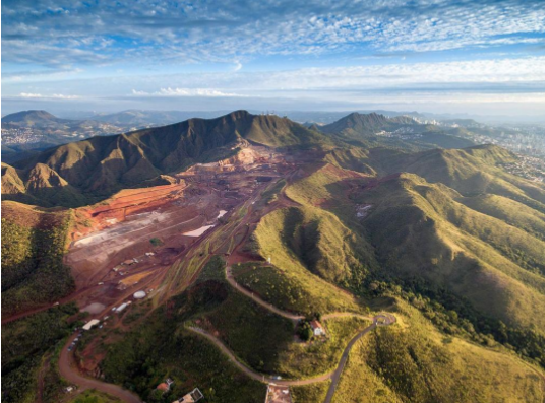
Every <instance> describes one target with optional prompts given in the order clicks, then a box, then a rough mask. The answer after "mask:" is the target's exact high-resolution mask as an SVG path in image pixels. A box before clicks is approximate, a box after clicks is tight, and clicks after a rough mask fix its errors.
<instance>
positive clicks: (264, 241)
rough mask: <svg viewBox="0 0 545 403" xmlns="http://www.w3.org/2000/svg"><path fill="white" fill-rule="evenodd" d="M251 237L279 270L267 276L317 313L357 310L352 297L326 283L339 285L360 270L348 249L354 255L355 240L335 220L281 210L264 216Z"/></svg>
mask: <svg viewBox="0 0 545 403" xmlns="http://www.w3.org/2000/svg"><path fill="white" fill-rule="evenodd" d="M253 236H254V237H255V240H256V242H257V245H258V250H259V253H260V254H261V256H263V257H265V258H267V257H269V256H270V257H271V261H272V263H273V264H274V265H275V266H276V267H278V268H279V269H280V270H281V271H277V272H276V273H273V274H272V276H274V277H276V278H278V280H280V279H282V278H286V279H288V281H289V283H290V285H293V287H295V288H299V289H301V290H302V291H301V292H302V293H304V295H308V298H310V300H311V301H312V302H311V303H310V306H312V307H317V308H320V310H321V311H322V312H327V311H335V310H349V311H355V310H356V311H357V310H358V309H359V307H358V305H359V304H358V303H357V301H356V299H355V298H353V297H351V296H350V295H348V294H347V293H345V292H343V291H342V290H340V289H337V288H336V287H334V286H333V285H331V284H330V283H328V281H326V279H327V280H335V281H339V282H341V281H343V280H344V279H346V278H350V277H352V276H357V275H359V273H360V272H361V271H363V270H364V268H363V267H362V265H361V264H359V263H358V259H357V258H356V257H355V256H354V253H355V251H353V250H352V249H351V246H354V247H355V249H356V251H357V249H358V244H357V241H358V240H359V238H358V237H357V236H356V235H355V234H354V233H352V232H351V231H349V230H348V229H347V228H346V227H345V226H343V224H342V223H341V222H340V220H339V219H338V218H336V217H335V216H333V215H332V214H328V213H327V212H316V210H312V209H310V208H307V209H305V208H295V207H293V208H287V209H280V210H276V211H273V212H272V213H269V214H267V215H266V216H265V217H263V218H262V219H261V221H260V223H259V225H258V226H257V228H256V230H255V232H254V234H253ZM278 280H276V281H278ZM320 300H321V301H320ZM308 305H309V303H308V302H306V301H301V302H300V303H297V306H295V305H294V308H296V307H297V309H298V310H299V311H301V312H304V311H306V310H308V309H309V308H308Z"/></svg>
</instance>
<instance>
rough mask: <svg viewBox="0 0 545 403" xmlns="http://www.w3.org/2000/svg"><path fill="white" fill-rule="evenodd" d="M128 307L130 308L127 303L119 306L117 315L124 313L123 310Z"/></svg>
mask: <svg viewBox="0 0 545 403" xmlns="http://www.w3.org/2000/svg"><path fill="white" fill-rule="evenodd" d="M127 306H128V305H127V303H126V302H123V303H122V304H121V305H119V306H118V307H117V309H116V310H115V311H116V312H117V313H119V312H123V310H124V309H125V308H126V307H127Z"/></svg>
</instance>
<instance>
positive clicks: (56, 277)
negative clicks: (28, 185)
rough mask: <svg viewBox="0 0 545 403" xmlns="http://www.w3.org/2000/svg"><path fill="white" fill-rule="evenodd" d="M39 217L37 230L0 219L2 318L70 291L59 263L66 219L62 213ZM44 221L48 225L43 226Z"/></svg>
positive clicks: (67, 277) (68, 278)
mask: <svg viewBox="0 0 545 403" xmlns="http://www.w3.org/2000/svg"><path fill="white" fill-rule="evenodd" d="M41 214H42V215H43V217H42V218H41V221H42V222H41V223H38V225H37V226H26V225H22V224H19V223H18V222H16V221H12V220H10V218H4V217H2V310H3V314H4V315H10V314H14V313H17V312H20V311H24V310H29V309H32V308H35V307H38V306H41V305H43V304H44V303H47V302H51V301H54V300H55V299H58V298H59V297H62V296H64V295H66V294H67V293H69V292H70V291H71V290H72V289H73V287H74V282H73V279H72V277H71V275H70V269H69V268H68V267H67V266H65V265H64V264H63V261H62V259H63V255H64V250H65V243H66V235H67V230H68V226H69V216H68V215H67V214H63V213H46V212H44V213H41ZM47 215H49V216H52V217H49V216H47ZM46 216H47V217H46ZM8 217H9V215H8ZM45 220H50V221H51V222H49V223H47V224H44V222H43V221H45Z"/></svg>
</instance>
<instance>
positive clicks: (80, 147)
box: [2, 112, 545, 403]
mask: <svg viewBox="0 0 545 403" xmlns="http://www.w3.org/2000/svg"><path fill="white" fill-rule="evenodd" d="M371 119H372V120H373V119H378V120H380V119H381V118H376V117H371ZM360 123H361V124H362V125H363V127H367V126H366V125H367V124H368V123H366V121H365V119H363V120H361V122H360ZM381 124H382V123H381ZM387 124H393V123H391V122H390V123H389V122H387ZM403 124H404V123H403ZM164 136H167V137H168V138H169V139H170V140H169V141H170V142H176V141H175V139H179V138H180V139H182V140H181V141H180V142H179V143H177V144H178V150H177V151H175V152H173V151H172V149H168V148H165V147H164V146H163V145H162V144H161V142H160V141H159V139H164ZM358 136H360V134H358V133H356V132H353V131H351V132H349V133H345V134H343V135H340V136H339V137H337V135H335V134H327V135H326V134H324V133H320V132H316V131H311V130H307V129H305V128H303V127H302V126H299V125H297V124H296V123H293V122H290V121H289V120H287V119H285V118H277V117H273V116H257V117H256V116H252V115H249V114H247V113H245V112H236V113H233V114H230V115H227V116H225V117H223V118H219V119H214V120H209V121H200V120H197V121H193V122H182V123H180V124H176V125H174V126H173V127H166V128H157V129H146V130H144V131H142V132H136V133H134V134H133V135H132V136H131V137H127V136H119V137H117V138H116V139H107V140H92V141H89V140H86V141H84V142H80V143H76V144H73V145H72V144H71V145H68V146H60V147H59V148H58V149H57V150H53V151H48V152H46V153H44V154H42V155H39V156H37V157H36V158H35V159H33V160H32V161H25V162H24V163H20V164H19V165H17V167H14V168H6V170H5V171H4V176H3V183H4V184H8V185H11V186H12V187H8V189H9V190H10V191H11V190H12V189H15V190H16V191H15V192H13V193H10V194H11V195H14V194H18V196H17V197H18V198H19V197H22V196H28V197H32V198H36V199H35V200H45V201H46V203H56V201H55V200H56V199H55V198H56V197H59V196H58V193H54V192H52V191H51V192H47V194H46V193H44V192H43V191H42V190H39V191H37V190H38V189H39V188H38V187H36V186H35V184H39V185H44V189H51V188H53V189H55V188H56V189H62V191H63V192H64V193H63V194H64V195H66V194H70V195H72V196H73V197H74V198H73V199H72V201H74V200H76V199H77V200H79V202H78V204H81V205H74V206H72V207H68V206H67V207H53V208H50V207H49V208H48V207H36V206H27V205H25V204H21V203H19V202H16V201H3V207H4V206H5V207H7V208H8V209H9V210H8V211H10V214H9V215H7V216H3V227H4V225H9V227H6V228H9V230H10V231H11V232H10V238H9V239H10V241H12V240H13V241H12V242H13V243H12V244H9V245H8V247H9V248H11V249H8V250H13V251H14V252H13V253H12V254H10V255H8V261H7V263H8V266H7V267H8V268H12V267H13V271H10V272H9V273H8V274H9V275H10V276H11V279H10V283H7V286H9V287H6V293H7V296H8V297H7V298H6V297H5V296H3V301H2V302H3V305H4V304H6V306H7V307H9V309H10V311H9V312H10V314H8V315H4V316H3V317H2V324H3V329H5V331H6V332H7V333H6V334H8V335H10V334H15V333H17V334H26V333H25V332H28V331H29V329H30V328H29V326H30V324H32V323H34V321H36V320H38V319H37V318H41V317H42V316H43V317H49V316H51V315H54V314H55V315H57V314H58V317H57V316H55V318H56V319H55V320H56V321H59V322H58V323H59V325H55V323H56V322H53V323H52V326H55V327H56V328H58V329H61V330H58V333H54V334H52V336H51V337H52V340H54V342H52V343H53V344H54V345H55V346H56V347H55V351H48V350H47V349H44V350H40V354H46V355H47V356H48V357H49V358H48V360H46V361H45V362H46V363H47V364H42V363H39V362H34V363H33V364H32V365H33V367H32V368H35V369H34V370H35V371H39V372H40V373H43V374H44V375H43V377H42V378H46V377H49V378H51V377H53V376H56V377H57V378H58V379H61V378H64V379H65V381H68V383H69V384H70V385H71V386H77V389H75V390H76V392H75V394H74V397H75V396H79V395H81V394H82V392H84V391H86V390H90V389H97V390H99V391H101V392H103V393H106V394H109V395H111V396H114V397H115V398H117V399H120V400H121V401H127V402H131V403H133V402H140V401H156V402H167V401H173V400H174V399H175V398H177V397H178V395H182V394H184V393H187V392H188V391H191V390H193V389H194V388H199V390H200V391H201V392H202V393H203V394H204V396H205V398H206V399H207V400H208V401H210V402H213V401H221V402H223V401H225V402H229V401H233V402H253V401H256V400H261V399H262V398H263V397H264V396H265V395H267V394H268V393H271V396H272V395H273V394H275V393H277V392H278V393H281V394H282V395H283V396H284V397H285V398H286V399H288V400H286V401H289V402H310V401H312V402H322V401H323V402H327V403H329V402H335V403H344V402H348V401H352V400H351V399H352V398H353V396H351V392H350V391H351V388H352V387H354V388H355V390H358V391H359V392H358V393H359V396H360V397H361V396H367V400H363V401H369V402H373V401H381V400H380V399H381V398H382V397H383V396H390V397H391V398H392V399H393V400H392V401H419V402H420V401H423V402H430V403H431V402H436V401H441V402H449V401H454V400H457V399H460V401H482V402H486V401H495V400H496V399H502V398H503V397H505V396H506V395H507V393H508V392H507V390H512V389H513V388H514V385H517V388H518V389H517V391H516V393H515V395H516V398H517V399H518V398H521V397H522V396H524V397H525V398H527V401H531V402H536V403H537V402H540V401H542V399H543V396H544V393H545V392H544V385H545V383H544V378H543V370H542V362H543V361H542V360H543V358H544V357H543V355H542V351H541V350H540V348H539V346H540V344H541V342H542V341H543V340H544V338H543V337H544V336H543V321H542V317H543V316H542V312H544V311H545V305H544V302H543V301H544V300H543V292H544V290H545V288H544V287H545V283H544V282H543V266H542V265H541V264H540V262H542V261H543V260H542V259H543V252H542V251H543V248H542V245H543V239H544V238H543V228H544V224H543V222H545V221H544V219H543V217H544V216H543V215H544V214H545V189H543V187H542V185H541V184H540V183H535V182H530V181H527V180H525V179H523V178H519V177H516V176H513V175H511V174H509V173H508V172H507V171H506V170H505V169H504V168H503V167H504V166H505V165H506V164H512V163H514V161H517V157H516V156H514V155H513V154H511V153H509V152H508V151H506V150H504V149H501V148H499V147H495V146H472V147H469V148H462V149H429V148H428V147H427V146H426V147H423V148H422V149H420V150H418V151H415V150H412V149H411V148H410V147H409V148H407V147H406V144H405V143H403V144H401V145H400V147H398V148H393V147H390V146H384V145H383V144H374V145H372V146H371V145H370V143H368V140H367V138H366V137H365V136H366V135H363V136H364V137H362V138H361V139H360V138H359V137H358ZM349 137H350V138H352V139H355V140H354V141H353V142H352V143H350V145H348V144H347V143H346V141H347V138H349ZM358 139H359V140H358ZM390 140H392V139H390ZM103 141H104V142H105V143H104V144H103V143H102V142H103ZM392 141H394V140H392ZM399 141H405V139H400V140H399ZM204 144H207V145H206V146H204ZM364 144H365V145H364ZM91 146H93V147H95V148H93V149H94V150H95V151H93V152H92V153H90V154H89V155H92V156H93V157H92V158H90V157H89V156H88V155H86V154H81V153H82V152H85V151H84V150H87V149H88V147H91ZM96 150H98V151H96ZM127 150H130V151H127ZM190 150H191V151H190ZM214 152H215V153H216V157H212V155H214ZM97 153H98V154H97ZM189 154H190V155H191V157H190V159H187V158H188V157H187V155H189ZM97 155H98V157H97ZM112 155H114V156H116V157H115V158H113V157H112ZM75 156H77V161H79V162H76V159H75ZM214 158H216V159H214ZM67 159H69V160H71V161H72V162H71V165H69V164H67V162H66V161H67ZM114 160H115V161H114ZM173 161H184V162H183V163H182V165H181V166H183V168H182V169H178V170H171V169H170V168H169V167H174V166H180V165H177V164H178V162H173ZM108 164H111V166H112V167H113V166H117V167H121V166H123V169H122V170H123V172H124V174H123V175H121V176H119V171H114V170H112V169H110V168H99V169H100V170H101V171H96V170H95V171H94V172H95V174H93V178H94V179H93V180H89V178H88V176H89V175H87V177H86V175H85V170H81V168H80V167H81V166H86V167H87V168H86V169H89V170H91V169H95V168H93V167H95V166H100V167H103V166H105V165H108ZM143 167H144V168H143ZM33 172H35V173H36V174H37V175H38V176H33V175H34V173H33ZM96 172H99V173H98V174H97V173H96ZM113 172H117V173H116V175H117V176H115V178H112V176H111V174H112V173H113ZM55 175H58V177H59V180H58V181H55V180H52V178H54V177H55ZM127 175H128V177H130V183H131V186H126V183H127V182H126V180H127ZM153 175H156V176H155V177H153ZM157 175H158V176H157ZM17 177H18V178H19V179H20V180H21V182H19V181H17ZM46 178H47V179H48V181H45V182H44V179H46ZM65 178H66V179H65ZM157 178H159V179H157ZM95 180H96V181H95ZM22 181H25V182H26V184H23V185H22V186H21V183H22ZM32 181H34V182H33V183H34V184H33V185H32V186H29V185H28V183H31V182H32ZM97 186H100V187H101V189H102V191H103V192H102V193H94V194H93V195H92V196H91V197H90V196H89V189H96V187H97ZM118 187H121V188H122V189H121V190H118V191H114V190H115V189H117V188H118ZM26 189H33V190H31V191H26ZM66 192H69V193H66ZM97 194H102V195H103V196H102V198H101V199H100V200H98V201H96V202H94V203H89V204H85V203H83V202H82V201H83V200H87V199H89V200H95V199H96V198H97V197H98V196H97ZM44 195H45V198H44ZM61 200H66V199H61ZM69 204H70V203H69ZM5 207H4V208H5ZM510 218H511V219H510ZM63 220H64V221H63ZM4 221H5V223H4ZM59 222H63V223H64V226H63V227H62V228H63V230H62V232H60V231H57V232H56V236H57V238H51V237H50V235H49V232H46V233H43V234H42V232H40V231H51V228H54V225H56V224H57V223H59ZM37 236H39V237H41V238H40V239H42V238H43V242H44V243H43V246H39V248H38V249H36V250H34V249H32V250H30V249H29V248H30V246H31V245H33V239H34V238H35V237H37ZM53 240H56V241H55V242H57V244H59V245H61V244H62V248H64V252H63V253H62V254H55V255H52V256H51V258H52V259H56V260H55V262H56V266H55V267H54V268H55V270H57V271H58V273H68V276H69V278H70V281H71V283H70V285H69V287H68V286H67V287H66V288H63V289H62V290H61V289H57V288H55V287H54V286H55V284H54V283H53V284H51V285H48V287H51V288H52V290H53V291H54V292H53V291H52V293H51V294H48V295H47V297H45V296H44V298H42V299H40V298H36V299H33V300H30V301H29V300H27V299H25V298H24V297H22V296H24V295H26V294H25V292H27V290H28V289H29V288H30V289H32V290H33V292H36V295H39V288H37V285H36V284H40V283H35V282H28V280H26V279H22V278H21V276H20V275H19V273H18V272H17V270H16V268H17V267H22V266H21V264H22V263H21V262H27V261H28V263H25V265H28V268H26V269H25V270H27V271H28V273H31V274H32V276H36V277H37V278H39V279H41V278H43V277H45V278H48V279H49V280H50V281H51V280H52V281H53V282H54V281H55V279H60V278H62V277H60V276H59V275H58V274H54V275H51V271H50V270H51V269H50V267H49V266H44V265H43V264H42V265H41V264H39V263H38V264H37V265H36V266H34V265H33V262H34V260H36V261H37V262H41V261H40V259H38V258H36V257H35V256H39V253H43V252H42V251H44V250H48V248H50V246H49V245H51V242H53ZM61 240H62V242H61ZM3 242H4V241H3ZM40 245H42V244H40ZM15 246H16V247H17V248H15ZM514 248H517V250H518V251H523V253H520V252H517V251H515V250H514ZM27 249H28V250H27ZM16 251H19V252H17V253H16ZM20 251H22V252H24V253H22V252H20ZM25 259H26V260H25ZM42 266H43V267H42ZM25 267H27V266H25ZM66 270H68V271H66ZM3 274H4V268H3ZM40 276H41V277H40ZM30 278H31V279H32V278H33V277H30ZM67 281H68V280H67ZM67 284H68V283H67ZM34 290H35V291H34ZM21 298H23V299H22V301H23V302H24V303H23V304H21ZM490 301H493V303H492V304H491V303H490ZM61 312H63V314H62V315H61ZM61 323H63V325H62V326H61V325H60V324H61ZM422 329H424V330H422ZM309 332H310V333H309ZM6 337H7V336H6ZM461 346H465V347H461ZM468 346H469V347H468ZM17 348H19V347H17ZM21 348H22V346H21ZM14 351H18V350H14ZM7 356H8V357H10V358H11V357H15V356H12V355H10V354H8V355H7ZM473 356H475V357H481V356H482V357H487V358H486V361H485V362H484V363H483V364H482V365H483V366H484V367H486V368H488V370H489V371H492V372H493V373H496V374H498V375H497V376H498V377H501V379H502V382H504V383H505V384H506V385H510V386H509V387H507V388H500V389H497V388H495V387H494V385H493V384H492V383H488V382H487V381H486V380H485V379H484V378H483V377H482V374H481V375H479V374H480V373H479V369H478V368H476V366H475V360H476V359H475V358H472V357H473ZM12 359H15V358H12ZM420 361H423V362H426V363H427V364H426V365H427V367H426V368H429V370H425V369H423V368H420V367H418V364H417V363H418V362H420ZM354 362H359V363H360V364H359V367H358V368H355V367H354ZM180 363H183V364H182V365H180ZM449 363H452V366H449V365H450V364H449ZM463 363H466V364H467V366H464V364H463ZM507 363H509V364H507ZM14 365H15V364H14ZM398 365H400V367H398ZM507 366H509V368H507ZM381 368H384V370H382V369H381ZM409 368H411V369H410V371H409V372H404V371H408V369H409ZM51 371H53V372H51ZM382 371H384V372H382ZM502 371H503V372H502ZM400 373H403V379H405V381H402V380H400V379H401V378H400V375H399V374H400ZM14 374H18V373H17V372H11V375H10V376H12V377H15V376H19V375H14ZM55 374H56V375H55ZM445 374H446V375H445ZM500 374H501V375H500ZM49 378H48V379H49ZM10 379H12V378H10ZM167 379H168V380H170V381H172V382H173V386H171V385H167V386H168V389H165V390H159V389H157V388H158V387H160V386H161V385H163V384H164V383H165V382H166V380H167ZM347 379H350V381H349V382H350V384H351V385H352V386H350V387H348V386H346V383H347V382H348V381H347ZM467 379H471V381H467ZM13 382H15V380H14V381H13ZM404 382H409V383H410V384H411V387H410V388H407V386H406V384H405V383H404ZM367 383H369V384H370V385H373V386H372V387H369V388H366V387H365V385H366V384H367ZM430 383H433V384H441V385H443V386H444V388H443V389H439V390H438V389H437V388H435V387H430ZM51 385H52V390H53V391H48V392H47V393H51V394H55V393H56V394H57V396H61V395H60V393H64V392H61V390H62V388H61V387H60V386H59V385H66V384H63V383H62V382H61V381H60V380H59V381H56V382H52V383H51ZM55 385H56V386H55ZM462 385H464V386H463V393H464V395H461V394H460V393H462V392H459V391H460V390H461V389H460V388H461V387H462ZM64 387H66V386H64ZM55 388H56V389H55ZM161 388H164V387H163V386H161ZM275 388H276V389H278V391H277V392H274V390H276V389H275ZM43 389H44V388H43V387H41V388H38V390H37V391H36V392H35V393H36V394H38V396H39V397H40V399H41V400H42V401H46V400H47V399H49V398H47V397H46V392H44V390H43ZM238 391H244V392H243V393H242V394H240V393H237V392H238ZM29 393H34V392H29ZM71 393H74V392H70V393H69V394H68V395H67V396H65V397H64V398H63V401H64V400H66V401H71V399H72V397H71V396H72V395H71ZM48 396H49V395H48ZM214 399H216V400H214ZM377 399H378V400H377ZM453 399H454V400H453ZM490 399H492V400H490ZM513 401H514V400H513Z"/></svg>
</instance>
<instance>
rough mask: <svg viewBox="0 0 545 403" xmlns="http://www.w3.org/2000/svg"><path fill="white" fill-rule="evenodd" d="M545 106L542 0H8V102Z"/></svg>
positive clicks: (64, 105)
mask: <svg viewBox="0 0 545 403" xmlns="http://www.w3.org/2000/svg"><path fill="white" fill-rule="evenodd" d="M36 108H40V109H47V110H51V111H53V112H58V111H63V110H95V111H101V112H106V111H108V112H113V111H119V110H124V109H163V110H232V109H241V108H244V109H253V110H255V109H267V110H274V109H277V110H347V111H348V110H361V109H391V110H411V111H412V110H416V111H420V112H425V111H428V112H436V113H445V112H450V113H464V112H468V113H473V114H484V115H505V114H510V115H513V116H516V115H520V116H537V115H540V114H541V115H543V111H545V1H544V0H539V1H532V0H518V1H515V0H505V1H501V0H500V1H496V0H494V1H492V0H481V1H475V0H473V1H445V0H423V1H415V0H410V1H405V0H378V1H367V0H365V1H354V0H352V1H344V0H337V1H320V0H319V1H297V0H290V1H283V0H278V1H271V0H260V1H228V0H226V1H187V2H182V1H162V0H159V1H98V0H86V1H77V0H44V1H39V0H4V1H2V113H3V114H5V113H9V112H13V111H16V110H22V109H36Z"/></svg>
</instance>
